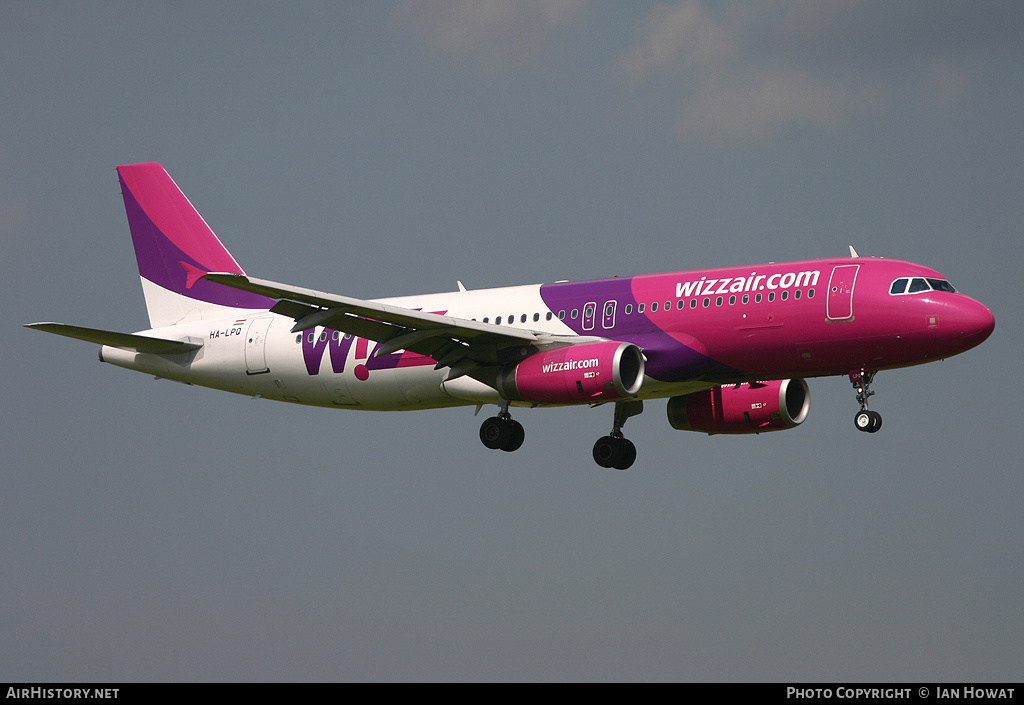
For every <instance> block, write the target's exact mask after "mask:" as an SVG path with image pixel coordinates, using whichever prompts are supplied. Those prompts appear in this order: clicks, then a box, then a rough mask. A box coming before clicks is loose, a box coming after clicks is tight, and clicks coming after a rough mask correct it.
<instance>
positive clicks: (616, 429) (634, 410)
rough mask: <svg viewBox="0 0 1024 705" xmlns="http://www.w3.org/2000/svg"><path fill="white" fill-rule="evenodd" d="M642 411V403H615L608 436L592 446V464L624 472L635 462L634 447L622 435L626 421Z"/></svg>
mask: <svg viewBox="0 0 1024 705" xmlns="http://www.w3.org/2000/svg"><path fill="white" fill-rule="evenodd" d="M643 410H644V403H643V402H642V401H617V402H615V421H614V423H613V425H612V432H611V434H610V435H608V436H603V437H601V438H598V439H597V442H596V443H595V444H594V462H595V463H597V464H598V465H600V466H601V467H603V468H615V469H616V470H626V469H627V468H629V467H630V466H631V465H632V464H633V461H635V460H636V446H635V445H633V442H632V441H631V440H629V439H628V438H626V437H625V436H623V435H622V427H623V426H624V425H625V423H626V419H628V418H629V417H630V416H636V415H637V414H639V413H641V412H642V411H643Z"/></svg>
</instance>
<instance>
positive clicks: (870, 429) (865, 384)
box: [850, 370, 882, 433]
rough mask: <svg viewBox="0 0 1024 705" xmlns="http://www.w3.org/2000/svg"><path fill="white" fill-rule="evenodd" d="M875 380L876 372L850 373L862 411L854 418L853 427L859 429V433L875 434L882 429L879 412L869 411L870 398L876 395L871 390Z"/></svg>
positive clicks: (859, 371)
mask: <svg viewBox="0 0 1024 705" xmlns="http://www.w3.org/2000/svg"><path fill="white" fill-rule="evenodd" d="M874 379H875V371H874V370H851V371H850V382H851V383H852V384H853V388H854V389H856V390H857V402H858V403H859V404H860V411H858V412H857V415H856V416H854V417H853V425H854V426H856V427H857V430H858V431H864V432H866V433H875V432H876V431H878V429H880V428H881V427H882V415H881V414H879V413H878V412H877V411H869V410H868V397H870V396H872V395H874V392H872V391H870V389H869V388H870V387H871V382H872V380H874Z"/></svg>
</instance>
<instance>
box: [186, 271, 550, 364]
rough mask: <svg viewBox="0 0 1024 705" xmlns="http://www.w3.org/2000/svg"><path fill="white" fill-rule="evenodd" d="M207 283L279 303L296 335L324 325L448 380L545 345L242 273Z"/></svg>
mask: <svg viewBox="0 0 1024 705" xmlns="http://www.w3.org/2000/svg"><path fill="white" fill-rule="evenodd" d="M206 279H209V280H210V281H214V282H217V283H219V284H223V285H225V286H230V287H233V288H235V289H241V290H242V291H248V292H252V293H254V294H260V295H262V296H267V297H269V298H272V299H277V304H275V305H274V307H273V308H271V309H270V310H271V311H272V312H273V313H279V314H281V315H284V316H288V317H290V318H293V319H295V325H294V326H292V332H298V331H304V330H309V329H310V328H314V327H316V326H324V327H327V328H331V329H333V330H340V331H342V332H344V333H350V334H352V335H355V336H358V337H360V338H368V339H370V340H376V341H378V342H380V343H382V345H381V346H380V347H379V348H378V349H377V352H376V353H375V355H376V356H377V357H379V356H381V355H388V354H390V353H393V352H396V351H398V350H410V351H412V352H416V353H419V354H421V355H427V356H429V357H432V358H434V360H436V361H437V366H436V368H438V369H439V368H441V367H451V368H452V370H451V373H450V374H449V379H453V378H455V377H457V376H461V375H464V374H466V373H467V372H468V371H469V370H472V369H473V368H475V367H481V366H487V365H497V364H501V363H504V362H509V361H512V360H516V361H518V360H521V359H522V358H523V357H525V356H526V353H527V350H526V349H527V348H528V347H529V345H530V344H531V343H537V342H541V341H542V336H541V335H539V334H537V333H534V332H532V331H528V330H521V329H519V328H512V327H509V326H499V325H492V324H488V323H480V322H479V321H470V320H467V319H465V318H454V317H451V316H442V315H440V314H437V313H426V312H424V311H416V310H413V309H410V308H405V307H402V306H392V305H390V304H382V303H377V302H375V301H366V300H363V299H355V298H351V297H348V296H338V295H337V294H327V293H324V292H321V291H313V290H312V289H303V288H299V287H294V286H289V285H287V284H278V283H276V282H271V281H265V280H263V279H256V278H254V277H249V276H245V275H242V274H227V273H219V272H215V273H209V274H207V275H206ZM543 339H544V340H546V339H547V336H544V337H543ZM529 352H533V350H529Z"/></svg>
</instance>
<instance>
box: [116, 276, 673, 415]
mask: <svg viewBox="0 0 1024 705" xmlns="http://www.w3.org/2000/svg"><path fill="white" fill-rule="evenodd" d="M378 301H379V303H386V304H393V305H396V306H402V307H405V308H410V309H417V310H422V311H425V312H430V313H443V314H445V315H449V316H453V317H457V318H463V319H471V320H478V321H483V320H484V319H485V318H487V319H488V321H489V322H490V321H495V320H496V319H497V318H499V317H500V318H501V324H502V325H506V326H512V327H520V328H524V329H529V330H533V331H543V332H546V333H552V334H556V335H570V336H573V335H576V334H575V333H574V332H573V331H572V329H570V328H569V327H568V326H567V325H565V323H563V322H562V321H560V320H559V319H558V318H557V317H556V316H554V315H552V314H551V313H549V311H548V308H547V306H546V305H545V304H544V302H543V300H542V299H541V297H540V285H527V286H517V287H505V288H498V289H484V290H477V291H457V292H449V293H440V294H427V295H422V296H407V297H398V298H390V299H380V300H378ZM232 313H233V315H231V316H230V317H229V318H215V319H211V318H206V319H204V320H198V321H191V322H185V323H177V324H175V325H171V326H167V327H164V328H154V329H151V330H147V331H142V332H140V335H146V336H152V337H158V338H167V339H171V340H180V341H185V342H190V343H198V344H201V345H202V347H201V348H200V349H199V350H196V351H195V352H192V353H188V354H182V355H153V354H146V353H137V352H134V351H127V350H122V349H119V348H115V347H110V346H103V348H102V350H101V352H100V357H101V359H102V360H103V361H104V362H109V363H111V364H114V365H118V366H120V367H125V368H128V369H133V370H138V371H142V372H147V373H149V374H153V375H156V376H158V377H163V378H167V379H173V380H177V381H180V382H186V383H190V384H197V385H200V386H204V387H211V388H214V389H221V390H224V391H228V392H235V393H238V394H246V395H249V396H260V397H265V398H268V399H275V400H279V401H289V402H293V403H297V404H310V405H316V406H324V407H338V408H359V409H366V410H379V411H390V410H409V409H430V408H439V407H448V406H462V405H467V404H476V403H500V399H499V397H498V395H497V392H495V391H494V390H493V389H491V388H490V387H488V386H487V385H485V384H482V383H480V382H477V381H476V380H474V379H473V378H471V377H460V378H459V379H457V380H453V381H450V382H445V380H446V377H447V376H448V374H449V371H448V369H447V368H441V369H435V362H434V360H432V359H430V358H426V357H423V356H419V355H415V354H412V353H408V352H405V351H398V352H395V353H392V354H390V355H385V356H381V357H374V352H375V350H377V348H378V347H379V344H378V343H377V342H375V341H372V340H366V339H362V338H354V337H352V336H349V335H346V334H344V333H341V332H338V331H333V330H329V329H325V328H323V327H316V328H313V329H309V330H306V331H302V332H300V333H292V332H291V328H292V326H293V325H294V323H295V322H294V320H293V319H291V318H289V317H287V316H282V315H278V314H274V313H270V312H268V311H233V312H232ZM524 318H525V321H524V320H523V319H524ZM535 318H536V319H537V320H534V319H535ZM648 382H650V383H651V384H647V383H645V385H644V391H645V392H648V393H650V392H653V391H655V390H658V389H659V388H662V387H664V385H661V384H658V383H657V382H655V381H654V380H648ZM672 386H673V387H675V385H672ZM675 393H678V392H675ZM648 395H649V394H644V395H643V396H648ZM657 396H664V394H657Z"/></svg>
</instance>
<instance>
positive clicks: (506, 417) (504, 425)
mask: <svg viewBox="0 0 1024 705" xmlns="http://www.w3.org/2000/svg"><path fill="white" fill-rule="evenodd" d="M525 438H526V432H525V431H524V430H523V425H522V424H521V423H519V422H518V421H516V420H515V419H513V418H512V415H511V414H509V413H508V402H507V401H506V402H504V403H503V404H502V405H501V411H499V412H498V415H497V416H492V417H491V418H489V419H487V420H486V421H484V422H483V423H482V424H481V425H480V441H481V443H483V444H484V445H485V446H487V447H488V448H490V449H492V450H503V451H505V452H507V453H511V452H512V451H515V450H519V447H520V446H521V445H523V440H524V439H525Z"/></svg>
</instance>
